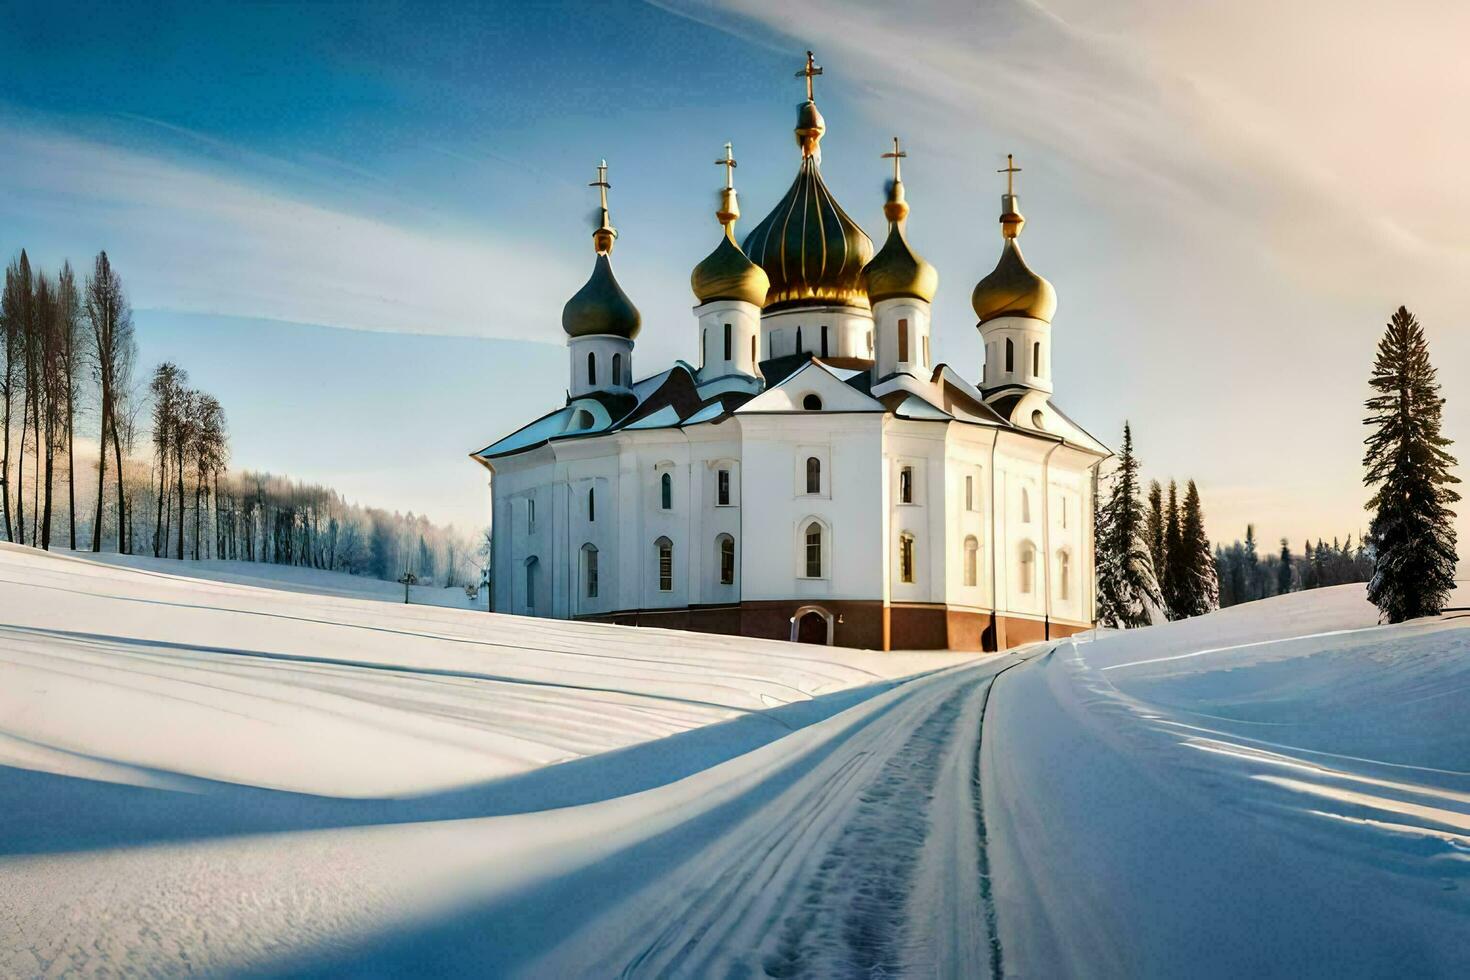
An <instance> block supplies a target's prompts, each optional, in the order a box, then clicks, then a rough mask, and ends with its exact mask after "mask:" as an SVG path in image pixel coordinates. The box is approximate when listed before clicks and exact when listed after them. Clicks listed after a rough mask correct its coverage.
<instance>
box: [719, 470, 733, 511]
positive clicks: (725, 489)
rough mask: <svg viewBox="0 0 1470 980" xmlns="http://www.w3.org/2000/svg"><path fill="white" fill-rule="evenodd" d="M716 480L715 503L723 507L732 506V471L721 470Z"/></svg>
mask: <svg viewBox="0 0 1470 980" xmlns="http://www.w3.org/2000/svg"><path fill="white" fill-rule="evenodd" d="M715 481H716V486H715V503H717V504H719V505H720V506H721V507H728V506H730V471H729V470H720V472H719V473H718V474H717V475H716V477H715Z"/></svg>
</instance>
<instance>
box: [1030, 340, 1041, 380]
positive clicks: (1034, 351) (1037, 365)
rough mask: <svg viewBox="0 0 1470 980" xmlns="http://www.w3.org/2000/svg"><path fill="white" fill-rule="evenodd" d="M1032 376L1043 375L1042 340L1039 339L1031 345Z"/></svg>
mask: <svg viewBox="0 0 1470 980" xmlns="http://www.w3.org/2000/svg"><path fill="white" fill-rule="evenodd" d="M1031 376H1032V377H1034V378H1039V377H1041V341H1039V340H1038V341H1036V342H1035V343H1033V344H1032V345H1031Z"/></svg>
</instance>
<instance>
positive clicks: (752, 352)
mask: <svg viewBox="0 0 1470 980" xmlns="http://www.w3.org/2000/svg"><path fill="white" fill-rule="evenodd" d="M750 369H751V370H752V371H754V370H755V338H754V337H751V338H750Z"/></svg>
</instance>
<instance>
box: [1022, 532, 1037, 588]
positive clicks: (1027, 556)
mask: <svg viewBox="0 0 1470 980" xmlns="http://www.w3.org/2000/svg"><path fill="white" fill-rule="evenodd" d="M1019 585H1020V588H1021V594H1022V595H1030V594H1031V592H1032V590H1033V589H1034V588H1035V586H1036V546H1035V545H1033V544H1032V543H1031V542H1030V541H1026V542H1024V543H1023V544H1022V545H1021V581H1020V583H1019Z"/></svg>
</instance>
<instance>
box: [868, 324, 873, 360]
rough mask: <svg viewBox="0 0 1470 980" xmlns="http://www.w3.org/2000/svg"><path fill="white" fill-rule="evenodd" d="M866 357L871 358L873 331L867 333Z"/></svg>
mask: <svg viewBox="0 0 1470 980" xmlns="http://www.w3.org/2000/svg"><path fill="white" fill-rule="evenodd" d="M868 356H869V357H872V356H873V331H871V330H869V331H868Z"/></svg>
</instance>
